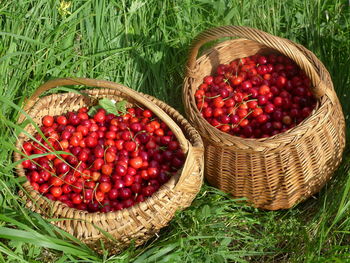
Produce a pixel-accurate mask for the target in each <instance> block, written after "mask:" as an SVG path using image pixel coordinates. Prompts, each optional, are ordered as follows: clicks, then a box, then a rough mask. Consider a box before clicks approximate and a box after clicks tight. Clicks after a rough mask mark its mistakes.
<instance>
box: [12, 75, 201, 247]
mask: <svg viewBox="0 0 350 263" xmlns="http://www.w3.org/2000/svg"><path fill="white" fill-rule="evenodd" d="M73 84H74V85H78V84H80V85H81V84H82V85H86V86H95V87H103V88H101V89H93V90H87V91H84V92H85V93H88V94H90V95H91V97H93V98H94V99H97V98H102V97H103V98H109V99H114V100H116V101H119V100H122V99H124V100H127V101H128V103H129V106H130V105H135V104H137V105H139V106H141V107H147V108H149V109H151V110H152V111H153V112H154V113H155V114H156V115H157V116H158V117H159V118H161V119H162V120H163V121H164V122H165V123H166V124H167V125H168V126H169V127H170V129H171V130H172V131H173V132H174V134H175V136H176V137H177V138H178V140H179V142H180V145H181V148H182V149H183V150H184V152H185V153H186V154H187V158H186V162H185V165H184V167H183V169H181V170H180V171H179V172H178V173H177V174H176V175H175V176H173V177H172V178H171V179H170V180H169V181H168V182H167V183H166V184H164V185H163V186H162V187H161V188H160V189H159V190H158V191H157V192H156V193H154V194H153V195H152V196H151V197H150V198H148V199H146V201H145V202H142V203H139V204H136V205H135V206H133V207H130V208H127V209H123V210H120V211H117V212H109V213H100V212H96V213H89V212H87V211H82V210H77V209H73V208H69V207H68V206H67V205H65V204H64V203H62V202H58V201H55V202H53V201H50V200H48V199H46V198H44V197H43V196H41V195H40V194H39V193H38V192H36V191H34V190H33V188H32V186H31V185H30V183H29V182H26V183H25V184H24V188H25V190H26V191H27V192H28V193H29V194H28V195H26V194H24V193H22V194H21V195H22V197H23V198H24V200H26V206H27V207H28V208H30V209H31V210H33V211H35V212H37V213H40V214H42V215H43V216H45V217H51V218H52V217H53V218H67V220H62V221H54V222H52V223H53V224H55V225H57V226H58V227H60V228H61V229H63V230H65V231H67V232H68V233H70V234H72V235H74V236H75V237H77V238H79V239H80V240H82V241H83V242H85V243H86V244H88V245H89V246H90V247H92V248H93V249H95V250H97V251H99V250H100V249H101V242H103V243H104V244H103V246H104V247H106V248H109V250H110V252H111V253H113V252H119V251H121V250H122V249H123V248H124V247H126V246H127V245H128V244H130V242H131V241H132V240H133V241H135V245H140V244H142V243H143V242H145V241H146V240H148V239H149V238H150V237H152V236H153V235H154V234H155V233H157V232H158V231H159V230H160V229H161V228H162V227H164V226H166V225H167V224H168V222H169V221H170V220H171V218H172V217H173V216H174V214H175V212H176V211H177V210H179V209H183V208H186V207H188V206H189V205H190V204H191V202H192V201H193V199H194V198H195V196H196V194H197V193H198V191H199V189H200V187H201V185H202V179H203V165H204V164H203V143H202V140H201V138H200V136H199V134H198V133H197V132H196V130H194V128H192V127H191V126H190V125H189V123H188V122H187V121H186V120H185V119H184V118H183V117H182V116H181V115H180V114H179V113H178V112H177V111H175V110H174V109H173V108H171V107H170V106H168V105H167V104H165V103H163V102H161V101H159V100H157V99H155V98H153V97H151V96H148V95H144V94H142V93H137V92H135V91H132V90H130V89H128V88H126V87H124V86H122V85H118V84H115V83H112V82H107V81H96V80H91V79H58V80H54V81H50V82H48V83H46V84H44V85H43V86H42V87H41V88H39V90H38V92H36V93H35V94H34V96H33V98H32V99H31V100H29V101H28V104H27V106H26V107H25V109H26V111H27V112H28V114H29V116H31V118H33V120H34V121H35V122H36V123H37V124H40V123H41V119H42V117H43V116H45V115H48V114H49V115H58V114H63V113H66V112H68V111H75V110H78V109H79V108H81V107H84V106H91V105H92V104H93V100H91V99H89V98H87V97H84V96H81V95H77V94H75V93H64V94H54V95H49V96H46V97H43V98H40V99H37V97H38V96H39V94H40V93H42V92H43V91H44V90H47V89H49V88H51V87H56V86H60V85H73ZM33 105H34V106H33ZM29 109H30V110H29ZM21 120H23V116H21ZM180 127H181V128H180ZM25 130H26V131H28V132H29V133H31V134H33V133H34V131H35V130H34V128H33V126H31V125H27V127H26V128H25ZM25 139H26V136H25V135H24V134H23V133H22V134H21V135H20V136H19V140H18V142H17V148H18V149H21V145H22V143H23V142H24V140H25ZM21 158H22V157H21V156H20V155H19V154H18V153H15V154H14V159H15V161H18V160H20V159H21ZM17 172H18V174H19V176H25V172H24V170H23V168H22V167H21V165H19V166H18V167H17ZM99 229H101V230H102V231H100V230H99ZM103 231H105V232H108V233H109V235H110V236H112V238H107V237H106V236H105V235H104V234H103Z"/></svg>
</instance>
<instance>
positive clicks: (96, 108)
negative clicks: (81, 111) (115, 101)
mask: <svg viewBox="0 0 350 263" xmlns="http://www.w3.org/2000/svg"><path fill="white" fill-rule="evenodd" d="M98 109H101V106H100V105H95V106H92V107H91V108H90V110H89V111H88V115H89V116H94V115H95V114H96V112H97V110H98Z"/></svg>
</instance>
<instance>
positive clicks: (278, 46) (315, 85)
mask: <svg viewBox="0 0 350 263" xmlns="http://www.w3.org/2000/svg"><path fill="white" fill-rule="evenodd" d="M223 37H240V38H245V39H249V40H252V41H255V42H258V43H260V44H263V45H265V46H267V47H269V48H272V49H275V50H277V51H278V52H280V53H281V54H283V55H285V56H287V57H289V58H291V59H292V60H294V61H295V62H296V64H298V65H299V66H300V68H301V69H303V70H304V71H305V72H306V74H307V75H308V76H309V77H310V79H311V83H312V91H313V93H314V95H315V96H316V97H317V98H320V97H322V96H323V95H324V94H325V93H326V85H325V83H324V82H323V81H322V80H321V79H320V77H319V75H318V74H317V72H316V71H315V69H314V67H313V66H312V64H311V63H310V61H309V60H308V59H307V58H306V56H305V55H304V54H303V53H302V52H301V51H300V50H299V49H298V48H297V47H296V46H295V45H293V44H294V43H293V44H292V42H291V41H290V40H287V39H284V38H280V37H277V36H273V35H271V34H268V33H265V32H263V31H260V30H257V29H254V28H250V27H243V26H221V27H214V28H210V29H208V30H206V31H204V32H202V33H200V34H199V35H198V36H197V37H196V38H195V39H194V41H193V44H192V46H191V49H190V53H189V58H188V62H187V70H188V71H187V75H189V73H190V72H191V71H192V72H193V71H195V70H196V60H197V55H198V52H199V48H200V47H201V46H202V45H203V44H205V43H207V42H210V41H212V40H216V39H218V38H223Z"/></svg>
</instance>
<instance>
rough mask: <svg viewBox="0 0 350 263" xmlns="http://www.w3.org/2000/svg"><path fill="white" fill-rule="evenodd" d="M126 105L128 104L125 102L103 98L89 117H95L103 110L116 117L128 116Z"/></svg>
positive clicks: (89, 113) (92, 108) (90, 111)
mask: <svg viewBox="0 0 350 263" xmlns="http://www.w3.org/2000/svg"><path fill="white" fill-rule="evenodd" d="M126 103H127V102H126V101H125V100H122V101H118V102H115V101H113V100H110V99H106V98H103V99H100V100H99V101H98V105H95V106H92V107H91V108H90V110H89V111H88V115H89V116H94V115H95V114H96V113H97V111H98V110H99V109H101V108H102V109H104V110H106V112H107V113H112V114H114V115H116V116H119V115H122V114H126V112H127V111H126Z"/></svg>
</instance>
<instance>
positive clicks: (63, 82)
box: [20, 78, 188, 152]
mask: <svg viewBox="0 0 350 263" xmlns="http://www.w3.org/2000/svg"><path fill="white" fill-rule="evenodd" d="M69 85H84V86H89V87H98V88H111V89H117V90H119V91H120V92H121V93H123V94H125V95H127V96H128V97H130V98H132V99H133V100H134V101H136V102H138V103H140V104H142V105H144V106H146V107H147V108H148V109H150V110H151V111H152V112H154V113H155V114H157V113H161V114H157V116H158V117H159V118H160V119H161V120H162V121H164V122H165V123H166V125H168V127H169V128H170V129H171V130H172V131H173V132H174V134H176V137H177V139H178V141H179V143H180V145H181V147H182V149H185V152H187V151H188V141H187V139H186V138H185V136H184V135H183V134H182V131H181V128H180V127H179V126H178V125H177V124H176V123H175V122H174V121H173V120H172V119H171V118H170V117H169V116H168V115H167V114H165V112H164V111H163V110H162V109H161V108H159V107H158V106H157V105H155V104H154V103H153V102H151V101H150V100H149V99H147V98H146V97H145V96H142V95H141V94H139V93H138V92H136V91H134V90H132V89H130V88H128V87H125V86H123V85H120V84H117V83H114V82H112V81H106V80H97V79H89V78H60V79H53V80H49V81H47V82H45V83H44V84H42V85H41V86H40V87H39V88H38V89H37V90H36V91H35V92H34V93H33V95H32V96H31V97H30V98H29V99H28V100H27V102H26V103H25V105H24V108H23V109H24V111H28V110H29V109H30V108H32V107H33V105H34V104H35V103H36V101H37V100H38V98H39V96H40V95H41V94H43V93H44V92H45V91H48V90H50V89H52V88H56V87H58V86H69ZM21 117H22V118H23V116H21ZM21 117H20V119H21Z"/></svg>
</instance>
